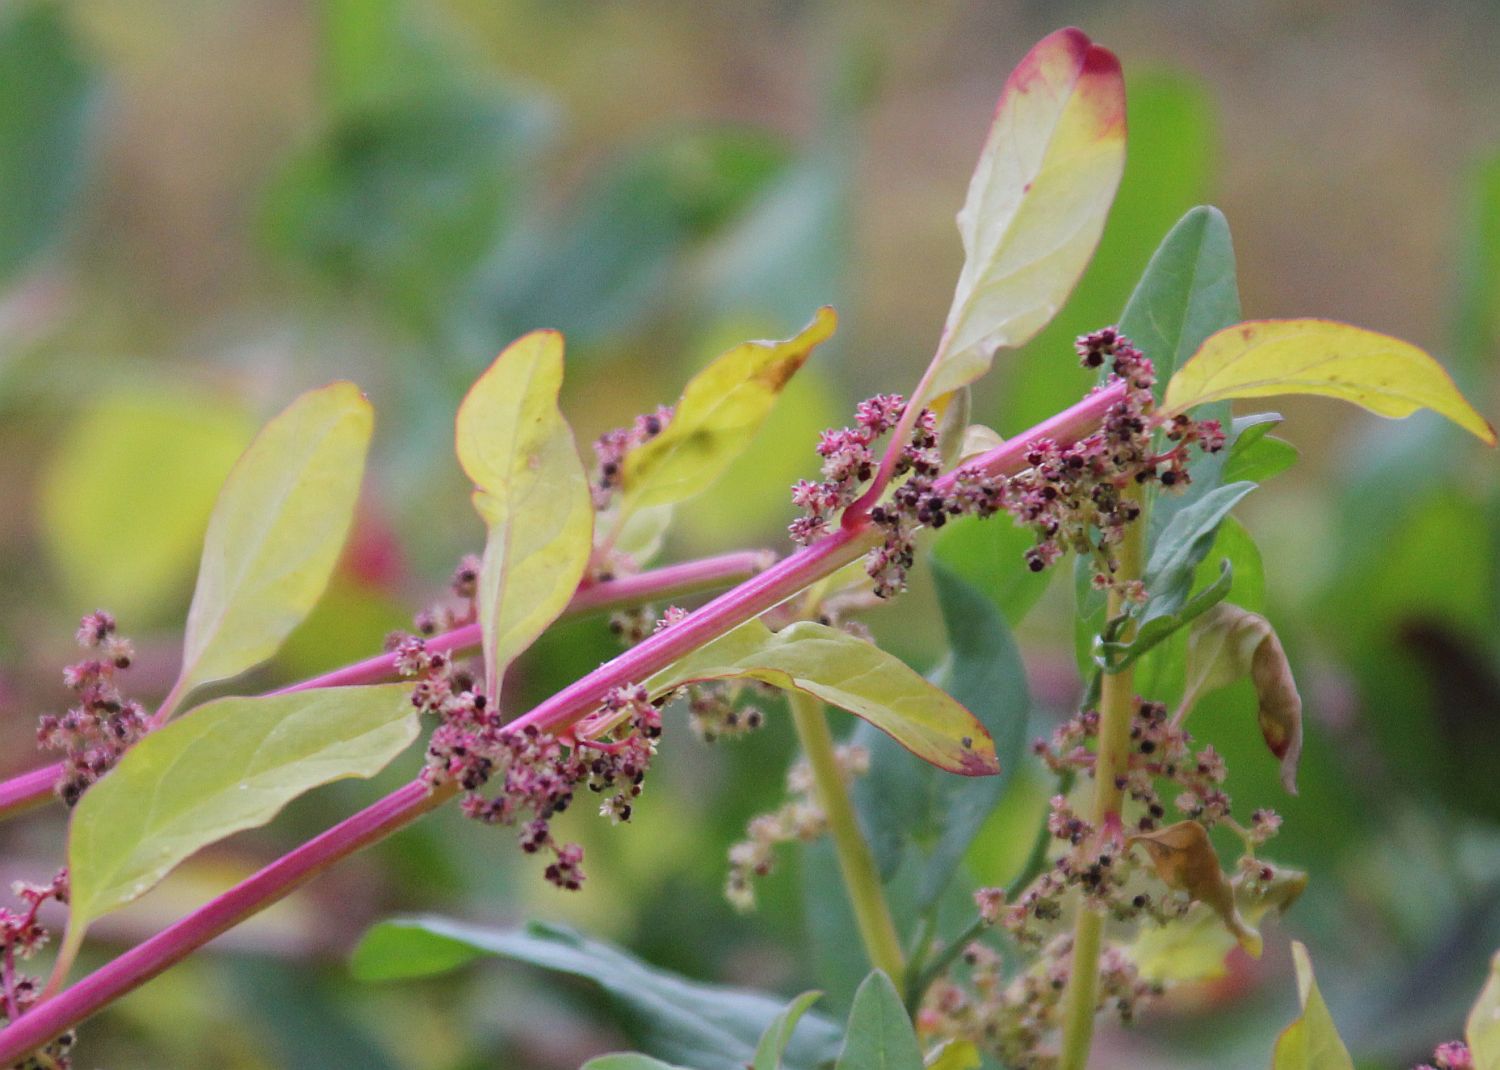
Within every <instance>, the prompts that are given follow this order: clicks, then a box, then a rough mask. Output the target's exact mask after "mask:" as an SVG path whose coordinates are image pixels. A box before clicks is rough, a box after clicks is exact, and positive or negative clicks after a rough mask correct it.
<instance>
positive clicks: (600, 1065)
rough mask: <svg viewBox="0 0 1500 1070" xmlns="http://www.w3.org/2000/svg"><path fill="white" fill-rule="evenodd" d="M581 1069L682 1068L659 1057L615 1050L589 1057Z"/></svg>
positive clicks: (643, 1069) (648, 1069)
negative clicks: (610, 1053)
mask: <svg viewBox="0 0 1500 1070" xmlns="http://www.w3.org/2000/svg"><path fill="white" fill-rule="evenodd" d="M582 1070H683V1068H682V1067H678V1066H673V1065H672V1064H671V1063H664V1062H662V1061H661V1060H660V1059H653V1058H651V1056H649V1055H636V1054H634V1053H633V1052H630V1053H627V1052H616V1053H614V1054H613V1055H601V1056H599V1057H598V1058H597V1059H590V1060H589V1061H588V1062H586V1063H584V1064H583V1067H582Z"/></svg>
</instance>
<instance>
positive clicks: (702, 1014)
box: [353, 918, 840, 1070]
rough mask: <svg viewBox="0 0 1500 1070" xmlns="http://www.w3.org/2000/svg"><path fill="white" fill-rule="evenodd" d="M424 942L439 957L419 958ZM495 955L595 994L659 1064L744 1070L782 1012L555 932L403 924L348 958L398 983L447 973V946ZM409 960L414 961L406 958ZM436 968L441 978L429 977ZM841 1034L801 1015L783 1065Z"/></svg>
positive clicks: (829, 1045) (379, 930) (382, 930)
mask: <svg viewBox="0 0 1500 1070" xmlns="http://www.w3.org/2000/svg"><path fill="white" fill-rule="evenodd" d="M424 939H429V940H431V941H433V942H434V943H435V944H436V945H437V950H436V951H434V952H432V953H426V952H423V951H422V950H421V947H422V941H423V940H424ZM455 944H457V945H461V946H465V947H468V948H470V949H472V950H473V952H474V953H475V954H488V955H499V956H500V957H502V958H507V959H512V960H514V961H517V962H525V963H529V964H531V965H533V966H540V967H542V968H543V969H547V970H553V971H556V972H559V973H565V974H569V975H571V976H574V977H582V978H585V979H587V980H590V981H593V982H595V983H596V984H598V985H600V986H601V987H602V988H603V989H604V990H605V992H606V993H607V994H608V995H609V996H610V998H611V1001H612V1002H614V1003H615V1004H616V1005H617V1006H619V1007H621V1008H622V1009H623V1010H624V1011H626V1012H628V1016H629V1022H630V1025H631V1030H632V1032H633V1033H634V1034H636V1037H635V1039H636V1040H637V1042H638V1043H639V1044H640V1045H641V1047H643V1048H645V1049H646V1050H647V1051H648V1052H650V1053H651V1054H653V1055H655V1056H657V1057H658V1058H662V1059H666V1060H669V1061H670V1062H673V1063H681V1064H683V1065H685V1066H692V1067H695V1068H696V1070H745V1068H746V1066H747V1065H749V1064H750V1063H751V1061H752V1060H753V1059H754V1057H755V1051H756V1047H757V1045H758V1043H759V1040H760V1038H761V1036H762V1034H764V1032H765V1031H766V1029H767V1028H768V1027H769V1026H770V1025H771V1023H772V1022H773V1021H775V1020H776V1018H777V1017H778V1016H779V1015H780V1014H781V1013H782V1004H781V1002H780V1001H779V1000H776V999H773V998H772V997H770V996H767V995H764V994H762V993H759V992H750V991H746V990H743V989H736V988H726V987H722V986H718V985H710V984H703V983H700V982H697V981H690V980H688V979H686V978H683V977H680V976H677V975H676V974H672V973H668V972H666V971H664V970H659V969H657V968H656V967H654V966H650V965H648V964H646V963H644V962H642V961H640V960H639V959H637V958H634V957H632V956H631V955H628V954H626V953H625V952H623V951H621V950H620V949H618V948H616V947H614V946H612V945H610V944H606V943H603V942H601V941H597V940H591V939H589V938H588V937H586V936H583V935H581V934H579V933H576V932H574V931H573V930H571V929H566V928H563V927H560V926H553V925H540V924H533V925H529V926H527V927H526V928H524V929H485V928H480V927H477V926H470V925H463V924H460V923H458V922H453V921H448V920H445V919H442V918H403V919H397V920H393V921H387V922H382V923H381V924H380V925H377V926H376V927H375V928H373V929H371V930H370V932H369V933H367V934H366V935H365V938H364V939H363V940H362V941H361V942H360V945H359V947H357V948H356V949H355V952H354V960H353V969H354V973H355V976H357V977H359V978H361V979H363V980H367V981H384V980H397V979H404V978H410V977H417V976H426V975H427V974H429V973H433V972H439V969H449V968H452V966H453V965H457V964H459V963H460V962H461V961H463V960H458V959H456V953H455V950H454V948H453V945H455ZM411 956H415V957H411ZM435 964H437V965H438V966H439V969H427V968H426V967H430V966H433V965H435ZM839 1035H840V1030H839V1028H838V1027H837V1026H836V1025H834V1024H833V1023H832V1022H830V1021H829V1020H828V1019H826V1018H824V1017H822V1016H820V1015H818V1014H817V1013H816V1012H812V1013H808V1014H805V1015H803V1016H802V1018H801V1019H800V1020H799V1021H798V1022H797V1025H796V1028H795V1029H794V1030H793V1032H792V1034H791V1041H790V1043H788V1044H787V1046H786V1049H785V1052H784V1054H783V1058H782V1064H783V1066H784V1067H786V1070H815V1068H817V1067H820V1066H822V1065H824V1064H826V1063H828V1062H831V1061H832V1059H833V1058H834V1055H835V1053H836V1052H837V1050H838V1044H839Z"/></svg>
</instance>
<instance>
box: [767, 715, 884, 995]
mask: <svg viewBox="0 0 1500 1070" xmlns="http://www.w3.org/2000/svg"><path fill="white" fill-rule="evenodd" d="M789 699H790V704H791V708H792V724H793V726H795V728H796V729H797V740H798V742H799V743H801V744H802V753H803V754H804V755H806V756H807V764H808V766H809V767H811V769H812V777H813V786H814V788H815V789H816V791H817V797H818V804H819V805H820V806H821V807H822V808H823V813H824V814H825V815H827V818H828V834H829V836H830V838H831V839H832V840H833V850H834V854H835V855H837V856H838V860H839V872H840V873H841V874H842V875H843V878H844V889H845V891H847V892H848V893H849V904H850V905H851V906H852V907H853V908H854V920H855V921H856V922H857V923H858V925H859V936H860V940H862V941H863V942H864V945H865V954H866V955H868V956H869V959H870V965H871V966H874V967H875V968H876V969H879V970H884V971H885V972H886V974H887V975H889V976H890V977H891V978H892V979H893V980H897V981H899V980H900V978H901V976H902V973H903V971H904V970H905V968H906V966H905V956H904V954H903V953H902V951H901V938H900V936H899V935H897V933H896V922H895V919H893V918H892V917H891V908H890V904H888V903H887V902H886V900H885V889H884V888H883V887H882V886H881V883H880V872H879V870H877V869H876V868H875V856H874V855H873V854H872V853H871V852H870V845H869V844H868V843H866V842H865V838H864V835H863V834H862V833H861V832H860V831H859V823H858V821H857V820H856V819H855V816H854V804H853V803H852V802H851V801H850V799H849V786H848V784H846V783H845V781H844V774H843V771H842V770H841V769H840V768H839V765H838V759H837V758H836V757H835V756H834V749H833V733H831V732H830V731H829V730H828V719H827V718H826V717H825V716H824V715H823V704H822V703H821V702H819V701H818V700H817V699H815V698H813V697H812V696H810V695H804V694H802V693H801V692H798V691H794V692H792V693H791V694H790V696H789Z"/></svg>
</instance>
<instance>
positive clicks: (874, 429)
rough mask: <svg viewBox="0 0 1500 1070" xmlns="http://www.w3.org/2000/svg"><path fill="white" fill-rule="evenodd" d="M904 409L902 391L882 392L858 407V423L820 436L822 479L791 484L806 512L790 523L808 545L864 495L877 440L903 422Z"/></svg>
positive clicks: (795, 502)
mask: <svg viewBox="0 0 1500 1070" xmlns="http://www.w3.org/2000/svg"><path fill="white" fill-rule="evenodd" d="M905 409H906V402H905V400H904V399H903V398H902V397H901V395H899V394H877V395H875V396H874V397H872V398H867V399H866V400H864V401H861V402H860V403H859V404H858V405H857V406H856V407H855V410H854V422H855V426H853V427H841V428H839V429H837V430H828V431H824V432H823V433H822V435H821V436H819V438H818V456H820V457H822V458H823V481H822V482H821V483H813V482H811V481H809V480H806V479H802V480H798V481H797V483H796V484H794V485H793V486H792V504H793V505H795V506H797V508H799V509H801V510H803V512H804V515H803V516H800V517H798V518H797V519H796V520H794V521H792V523H791V526H790V527H789V528H788V531H789V532H790V533H791V536H792V540H793V541H794V542H797V543H800V544H802V545H804V546H805V545H807V544H808V543H812V542H816V541H817V540H818V539H820V538H822V537H823V536H824V535H826V534H827V533H828V524H829V521H830V520H832V519H833V518H834V516H836V515H837V514H838V513H839V511H840V510H842V509H844V508H845V507H847V506H848V505H850V504H851V503H853V501H854V500H855V499H856V498H858V497H859V494H860V491H861V490H862V489H863V487H864V485H865V484H866V483H868V482H869V481H870V480H871V479H872V478H873V477H874V475H875V470H876V468H877V467H878V466H879V458H878V457H877V456H876V455H875V450H874V446H875V443H876V442H877V441H879V440H880V438H881V436H883V435H885V434H886V433H887V432H889V431H890V430H891V429H892V428H894V427H895V426H896V424H897V423H899V422H900V420H901V414H902V412H903V411H905Z"/></svg>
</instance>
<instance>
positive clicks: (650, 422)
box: [593, 405, 672, 511]
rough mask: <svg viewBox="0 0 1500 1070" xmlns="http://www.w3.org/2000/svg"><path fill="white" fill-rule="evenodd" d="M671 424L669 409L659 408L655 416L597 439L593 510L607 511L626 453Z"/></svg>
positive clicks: (621, 471) (637, 419) (642, 418)
mask: <svg viewBox="0 0 1500 1070" xmlns="http://www.w3.org/2000/svg"><path fill="white" fill-rule="evenodd" d="M671 422H672V408H671V406H669V405H662V406H660V407H659V408H657V410H656V411H655V412H648V413H645V414H643V415H641V416H637V417H636V418H635V422H634V423H632V424H631V425H630V426H629V427H617V428H615V429H614V430H613V431H606V432H605V433H604V434H602V435H600V436H599V438H598V439H597V440H596V441H595V442H594V456H595V457H596V458H597V459H598V462H599V466H598V469H597V470H596V472H595V475H594V485H593V494H594V508H595V509H598V510H600V511H603V510H605V509H608V508H609V504H610V502H611V500H613V498H614V493H615V491H616V490H618V489H619V487H620V479H621V477H622V476H623V475H624V472H625V458H626V456H627V455H628V454H629V453H630V451H631V450H633V449H636V448H637V447H638V446H640V445H642V444H643V443H646V442H649V441H651V440H652V439H653V438H655V437H656V436H657V435H659V434H661V433H662V431H664V430H666V426H667V424H669V423H671Z"/></svg>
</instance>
